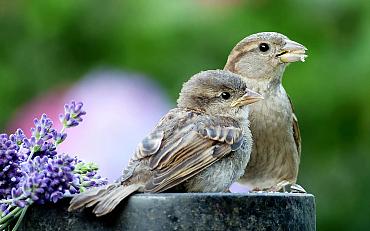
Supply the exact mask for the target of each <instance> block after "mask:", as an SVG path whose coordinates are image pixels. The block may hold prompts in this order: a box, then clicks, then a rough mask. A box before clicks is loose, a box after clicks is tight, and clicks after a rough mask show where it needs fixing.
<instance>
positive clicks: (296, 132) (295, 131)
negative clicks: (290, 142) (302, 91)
mask: <svg viewBox="0 0 370 231" xmlns="http://www.w3.org/2000/svg"><path fill="white" fill-rule="evenodd" d="M288 99H289V102H290V106H291V107H292V111H293V123H292V126H293V137H294V141H295V145H296V148H297V152H298V156H299V157H301V132H300V130H299V125H298V119H297V117H296V115H295V113H294V107H293V103H292V100H291V99H290V97H289V96H288Z"/></svg>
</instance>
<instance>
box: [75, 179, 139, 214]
mask: <svg viewBox="0 0 370 231" xmlns="http://www.w3.org/2000/svg"><path fill="white" fill-rule="evenodd" d="M139 188H140V185H137V184H133V185H128V186H123V185H121V184H120V183H114V184H110V185H107V186H103V187H99V188H95V189H92V190H89V191H86V192H84V193H81V194H79V195H76V196H75V197H73V198H72V200H71V202H70V206H69V208H68V211H73V210H76V209H79V208H84V207H91V206H94V205H96V206H95V208H94V210H93V213H95V214H96V216H98V217H99V216H103V215H105V214H107V213H109V212H111V211H112V210H113V209H114V208H115V207H116V206H117V205H118V204H119V203H120V202H121V201H122V200H123V199H125V198H126V197H127V196H129V195H130V194H132V193H134V192H135V191H137V190H138V189H139Z"/></svg>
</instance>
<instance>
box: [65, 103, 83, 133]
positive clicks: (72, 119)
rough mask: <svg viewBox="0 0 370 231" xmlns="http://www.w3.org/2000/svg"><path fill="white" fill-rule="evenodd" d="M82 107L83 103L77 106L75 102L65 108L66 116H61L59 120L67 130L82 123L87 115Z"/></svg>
mask: <svg viewBox="0 0 370 231" xmlns="http://www.w3.org/2000/svg"><path fill="white" fill-rule="evenodd" d="M82 107H83V103H81V102H79V103H77V104H76V102H75V101H72V102H71V103H70V104H66V105H65V106H64V114H61V115H59V120H60V122H61V123H62V124H63V126H64V127H65V128H70V127H75V126H77V125H78V124H79V123H80V122H82V116H83V115H86V112H85V111H83V110H82Z"/></svg>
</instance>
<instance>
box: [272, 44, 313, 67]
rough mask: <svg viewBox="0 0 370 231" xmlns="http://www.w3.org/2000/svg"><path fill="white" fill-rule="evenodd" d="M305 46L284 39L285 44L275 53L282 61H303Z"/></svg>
mask: <svg viewBox="0 0 370 231" xmlns="http://www.w3.org/2000/svg"><path fill="white" fill-rule="evenodd" d="M306 50H307V48H306V47H304V46H303V45H302V44H299V43H297V42H294V41H292V40H289V39H286V40H285V45H284V46H283V48H282V49H281V51H280V52H279V53H278V54H277V55H276V57H279V59H280V61H281V62H283V63H293V62H297V61H302V62H304V61H305V58H306V57H307V55H306Z"/></svg>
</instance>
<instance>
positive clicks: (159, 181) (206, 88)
mask: <svg viewBox="0 0 370 231" xmlns="http://www.w3.org/2000/svg"><path fill="white" fill-rule="evenodd" d="M260 99H261V96H260V95H259V94H257V93H255V92H253V91H250V90H248V89H247V88H246V84H245V83H244V81H242V79H241V77H240V76H239V75H236V74H233V73H231V72H228V71H206V72H201V73H199V74H197V75H195V76H193V77H192V78H191V79H190V80H189V81H188V82H187V83H185V84H184V86H183V88H182V90H181V93H180V97H179V99H178V106H177V108H175V109H172V110H170V111H169V112H168V113H167V114H166V115H165V116H164V117H163V118H162V119H161V120H160V122H159V123H158V125H157V126H156V127H155V129H154V130H153V132H152V133H151V134H149V135H148V136H147V137H146V138H145V139H144V140H143V141H142V142H141V143H140V144H139V146H138V148H137V150H136V152H135V153H134V155H133V157H132V158H131V160H130V162H129V165H128V166H127V168H126V169H125V170H124V172H123V175H122V177H121V178H120V179H119V180H118V181H117V182H116V183H114V184H111V185H108V186H106V187H102V188H97V189H93V190H90V191H88V192H86V193H83V194H80V195H77V196H75V197H74V198H73V199H72V201H71V205H70V207H69V210H75V209H78V208H82V207H90V206H95V207H94V210H93V212H94V213H95V214H96V215H97V216H102V215H105V214H107V213H109V212H110V211H112V210H113V209H114V208H115V207H116V206H117V205H118V203H119V202H120V201H122V200H123V199H124V198H126V197H127V196H129V195H130V194H132V193H134V192H163V191H167V190H171V191H183V192H223V191H226V190H228V188H229V187H230V185H231V184H232V183H233V182H235V181H236V180H237V179H238V178H239V177H240V176H242V175H243V173H244V169H245V167H246V165H247V163H248V160H249V154H250V151H251V143H252V140H251V134H250V131H249V127H248V126H249V122H248V119H247V118H248V107H246V105H247V104H250V103H253V102H255V101H258V100H260Z"/></svg>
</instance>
